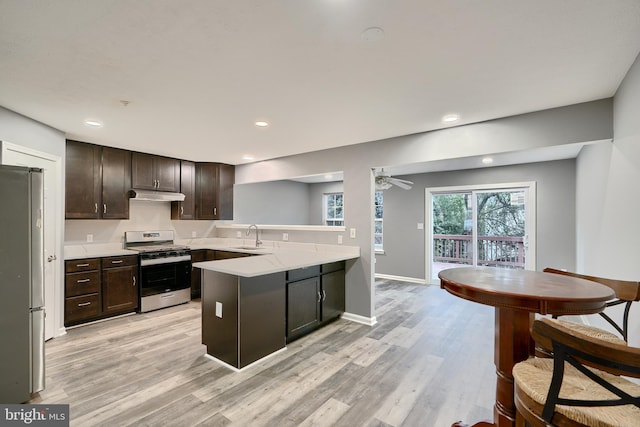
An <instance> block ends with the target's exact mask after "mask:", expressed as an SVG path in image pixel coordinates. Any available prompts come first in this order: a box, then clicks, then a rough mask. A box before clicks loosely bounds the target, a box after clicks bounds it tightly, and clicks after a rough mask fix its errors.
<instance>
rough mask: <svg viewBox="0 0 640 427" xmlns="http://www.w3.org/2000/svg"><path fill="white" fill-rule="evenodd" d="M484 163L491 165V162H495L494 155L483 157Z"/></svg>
mask: <svg viewBox="0 0 640 427" xmlns="http://www.w3.org/2000/svg"><path fill="white" fill-rule="evenodd" d="M482 163H484V164H485V165H490V164H491V163H493V157H483V158H482Z"/></svg>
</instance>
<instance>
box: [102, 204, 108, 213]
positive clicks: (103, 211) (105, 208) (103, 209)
mask: <svg viewBox="0 0 640 427" xmlns="http://www.w3.org/2000/svg"><path fill="white" fill-rule="evenodd" d="M102 213H107V204H106V203H105V204H104V205H102Z"/></svg>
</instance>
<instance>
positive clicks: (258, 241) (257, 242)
mask: <svg viewBox="0 0 640 427" xmlns="http://www.w3.org/2000/svg"><path fill="white" fill-rule="evenodd" d="M252 227H253V228H255V229H256V248H259V247H260V245H261V244H262V242H261V241H260V240H258V237H259V236H258V226H257V225H255V224H251V225H250V226H249V228H247V236H248V235H249V233H251V228H252Z"/></svg>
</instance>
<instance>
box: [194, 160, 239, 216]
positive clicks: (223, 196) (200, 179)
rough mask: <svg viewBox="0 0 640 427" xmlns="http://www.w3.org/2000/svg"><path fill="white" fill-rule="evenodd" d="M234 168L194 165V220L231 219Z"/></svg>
mask: <svg viewBox="0 0 640 427" xmlns="http://www.w3.org/2000/svg"><path fill="white" fill-rule="evenodd" d="M234 182H235V167H234V166H232V165H227V164H224V163H196V219H233V184H234Z"/></svg>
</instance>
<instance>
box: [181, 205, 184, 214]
mask: <svg viewBox="0 0 640 427" xmlns="http://www.w3.org/2000/svg"><path fill="white" fill-rule="evenodd" d="M180 215H184V206H180Z"/></svg>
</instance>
